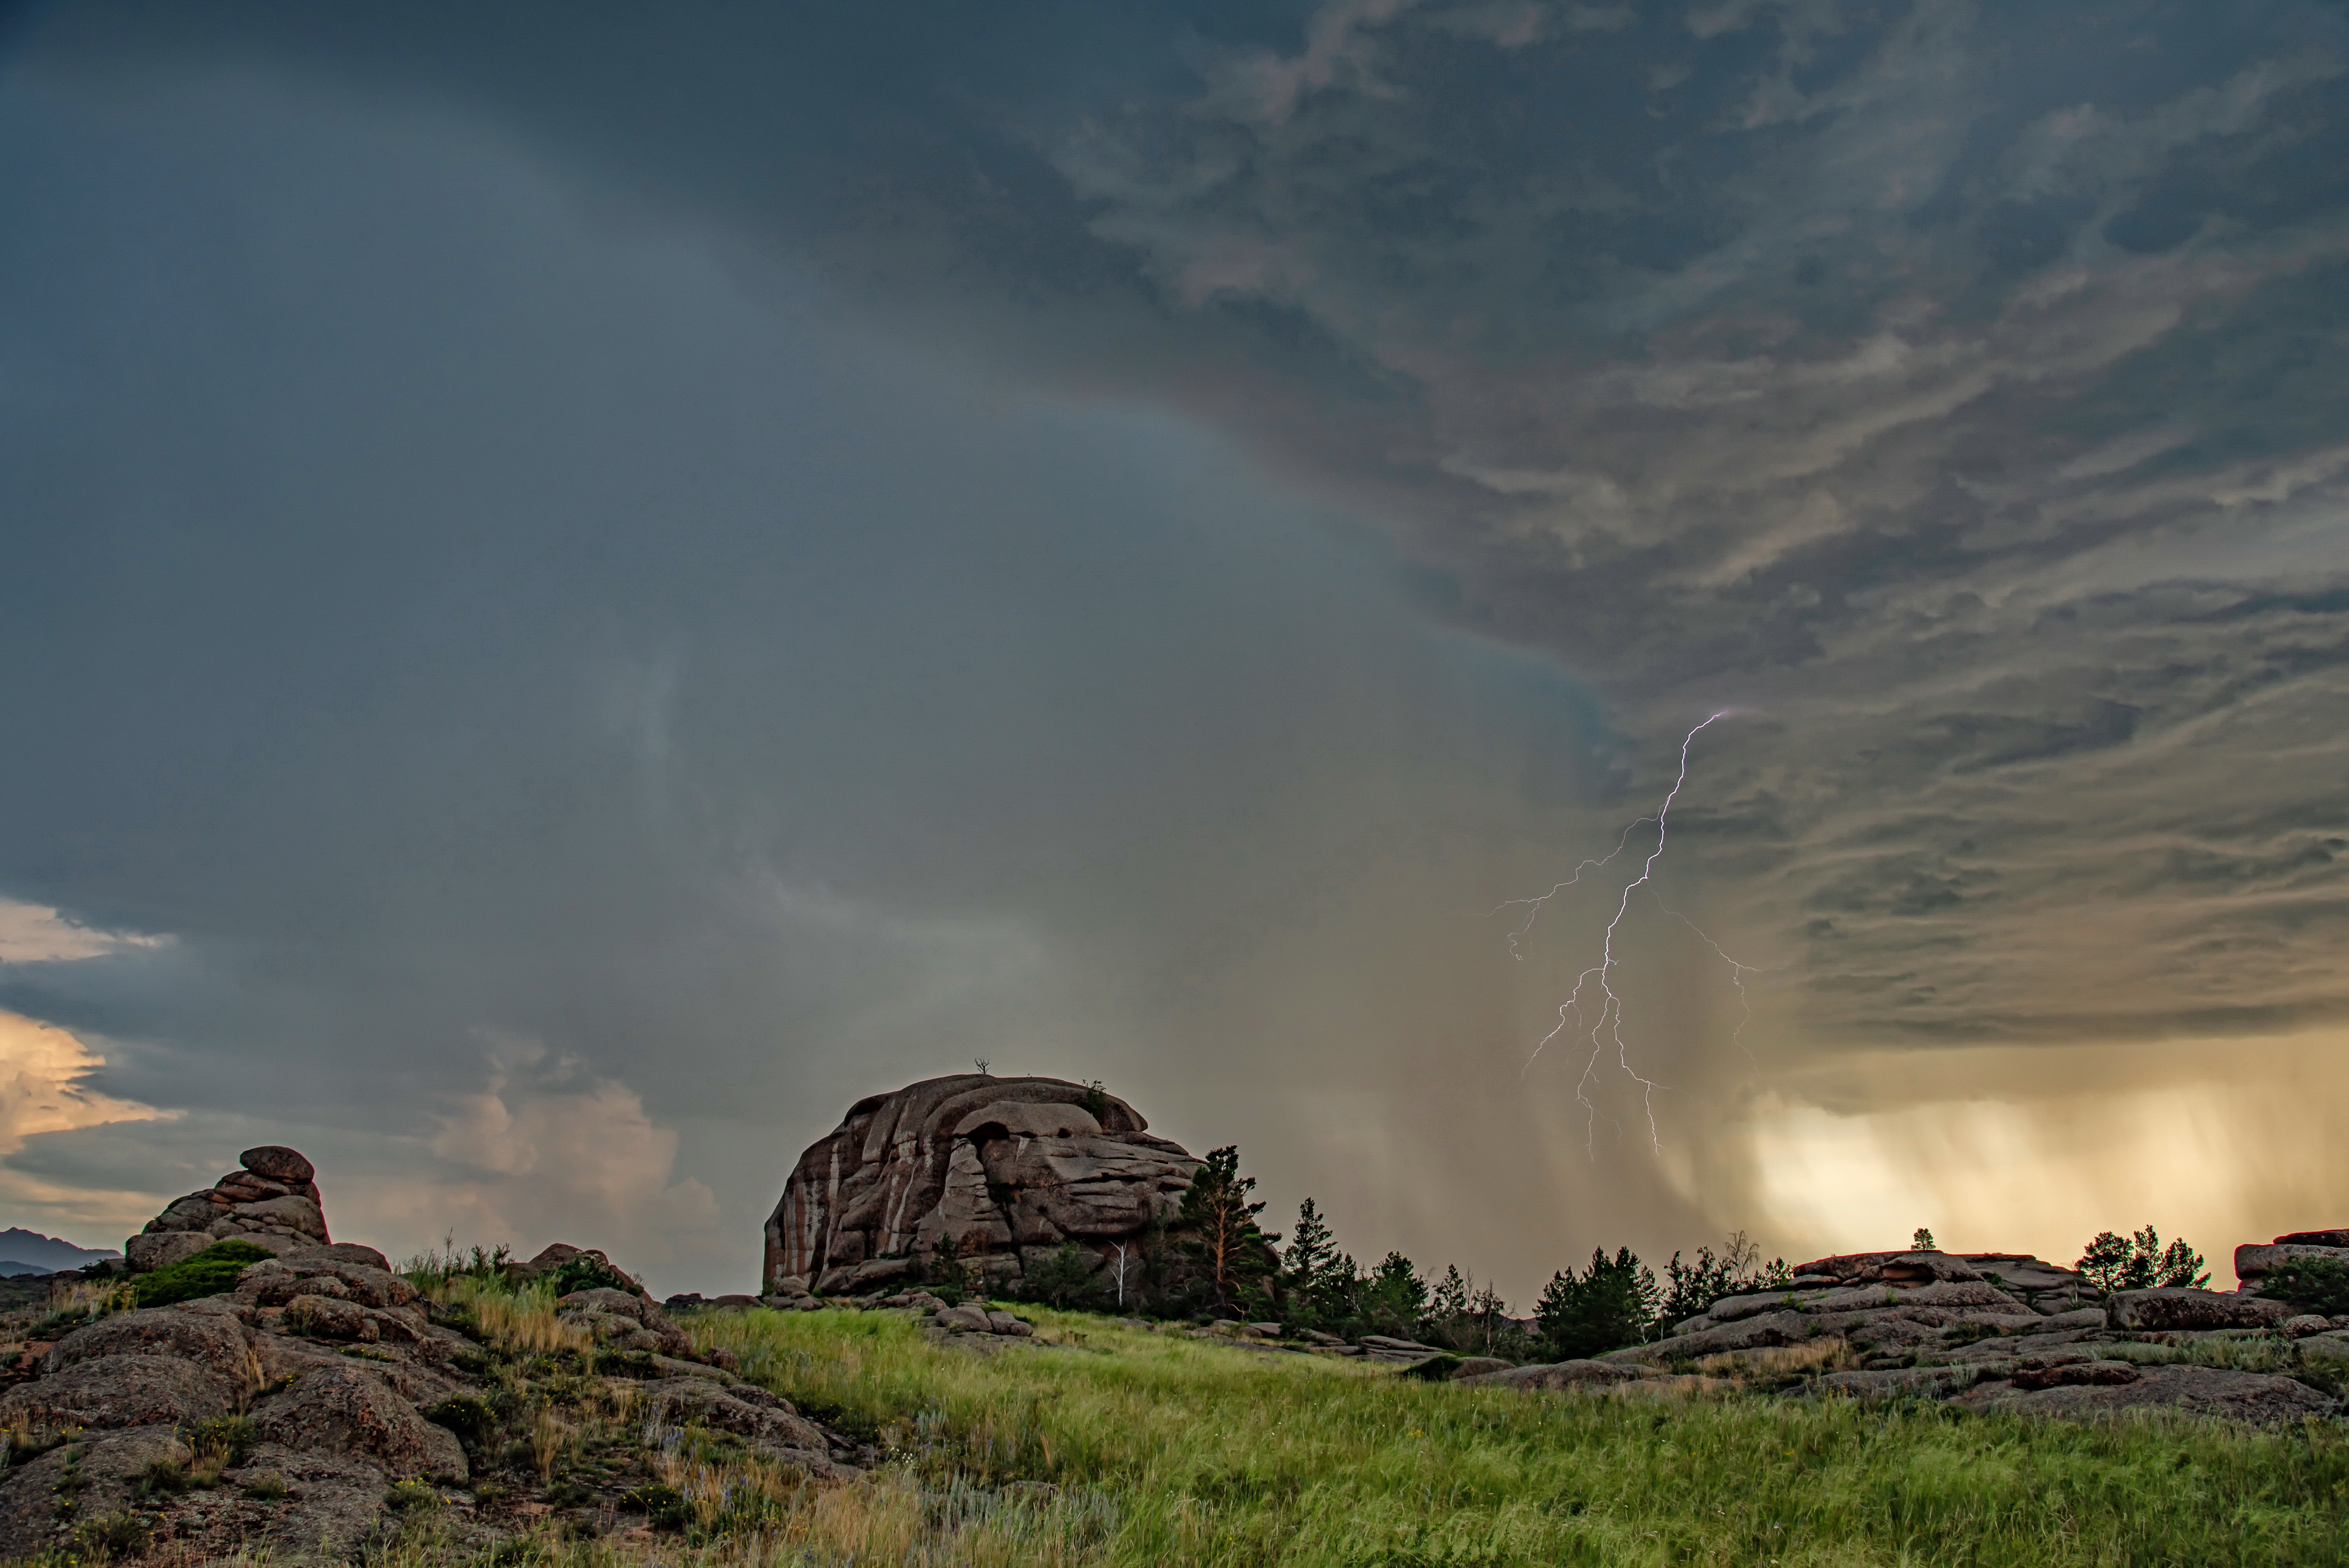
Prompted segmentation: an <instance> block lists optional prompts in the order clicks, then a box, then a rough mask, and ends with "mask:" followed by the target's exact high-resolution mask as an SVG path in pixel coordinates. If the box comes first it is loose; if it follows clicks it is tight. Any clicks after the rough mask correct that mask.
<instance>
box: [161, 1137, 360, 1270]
mask: <svg viewBox="0 0 2349 1568" xmlns="http://www.w3.org/2000/svg"><path fill="white" fill-rule="evenodd" d="M238 1158H239V1162H240V1164H241V1165H242V1167H243V1169H241V1170H236V1171H230V1172H229V1173H228V1174H227V1175H225V1176H223V1177H222V1178H221V1179H220V1180H219V1181H217V1182H215V1183H214V1184H212V1186H210V1187H207V1188H205V1189H204V1190H203V1191H201V1192H191V1193H189V1194H188V1195H187V1196H186V1197H184V1198H177V1199H174V1200H173V1201H172V1202H170V1203H169V1204H167V1205H165V1207H164V1209H163V1212H161V1213H160V1214H158V1215H156V1216H155V1217H154V1218H153V1219H151V1220H150V1221H148V1222H147V1224H146V1228H145V1229H144V1230H143V1231H141V1232H140V1233H139V1234H138V1235H136V1236H133V1237H131V1238H130V1239H129V1241H128V1242H126V1243H123V1247H122V1255H123V1256H124V1258H125V1259H127V1260H128V1261H129V1265H130V1268H131V1270H132V1271H133V1272H134V1273H146V1272H148V1271H150V1270H153V1269H159V1268H164V1267H168V1266H169V1265H171V1264H175V1263H179V1262H181V1260H183V1259H185V1258H189V1257H192V1256H193V1255H194V1254H195V1253H199V1252H202V1250H203V1249H204V1248H205V1247H207V1246H209V1245H211V1244H212V1243H213V1242H220V1241H226V1240H228V1239H230V1238H231V1237H234V1238H235V1239H237V1240H239V1241H247V1242H252V1243H255V1244H256V1245H259V1246H263V1247H266V1248H268V1249H269V1250H270V1251H271V1252H274V1253H281V1254H282V1253H288V1252H294V1251H299V1250H301V1249H304V1248H307V1247H316V1246H323V1245H325V1244H326V1243H327V1242H328V1241H330V1240H331V1239H332V1238H331V1237H329V1236H328V1235H327V1233H326V1210H325V1208H324V1206H323V1204H322V1203H321V1201H320V1199H319V1197H318V1184H317V1182H316V1180H315V1179H314V1178H315V1177H316V1174H317V1173H316V1171H314V1170H312V1168H311V1165H310V1162H309V1161H307V1160H305V1159H303V1158H302V1156H300V1155H299V1154H296V1153H295V1152H294V1150H291V1149H285V1148H282V1147H280V1146H278V1145H276V1144H265V1145H264V1146H263V1147H261V1148H259V1149H248V1150H245V1151H244V1152H243V1154H242V1155H241V1156H239V1157H238Z"/></svg>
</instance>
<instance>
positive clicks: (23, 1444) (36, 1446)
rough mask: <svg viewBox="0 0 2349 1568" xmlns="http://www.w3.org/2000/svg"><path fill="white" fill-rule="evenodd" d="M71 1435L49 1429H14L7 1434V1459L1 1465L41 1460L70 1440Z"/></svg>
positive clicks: (23, 1427)
mask: <svg viewBox="0 0 2349 1568" xmlns="http://www.w3.org/2000/svg"><path fill="white" fill-rule="evenodd" d="M68 1437H69V1434H67V1433H65V1432H61V1431H57V1430H55V1429H51V1428H47V1427H31V1426H21V1427H12V1428H10V1429H9V1430H8V1434H7V1448H6V1450H5V1452H6V1458H5V1460H0V1463H5V1464H12V1465H20V1464H24V1463H26V1461H28V1460H36V1459H39V1458H40V1457H41V1456H42V1455H43V1454H45V1453H47V1452H48V1451H49V1450H50V1449H54V1448H56V1447H57V1446H58V1445H59V1444H61V1443H64V1442H66V1441H67V1440H68Z"/></svg>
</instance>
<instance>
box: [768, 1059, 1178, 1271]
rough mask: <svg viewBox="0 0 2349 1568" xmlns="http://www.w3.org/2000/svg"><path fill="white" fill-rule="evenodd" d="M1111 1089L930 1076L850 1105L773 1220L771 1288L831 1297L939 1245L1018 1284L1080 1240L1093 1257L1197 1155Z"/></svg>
mask: <svg viewBox="0 0 2349 1568" xmlns="http://www.w3.org/2000/svg"><path fill="white" fill-rule="evenodd" d="M1148 1126H1149V1123H1148V1122H1146V1121H1144V1120H1143V1118H1142V1115H1141V1113H1140V1112H1138V1111H1136V1110H1135V1109H1133V1107H1132V1106H1130V1105H1128V1104H1126V1103H1125V1101H1123V1100H1122V1099H1118V1098H1117V1097H1116V1096H1115V1095H1112V1094H1108V1093H1104V1092H1103V1091H1102V1090H1100V1089H1097V1088H1088V1087H1087V1086H1085V1085H1083V1084H1074V1083H1068V1082H1065V1081H1063V1080H1062V1079H1060V1078H992V1077H988V1076H987V1075H984V1074H980V1073H966V1074H960V1075H957V1076H956V1077H953V1078H930V1079H927V1080H926V1081H924V1082H921V1083H917V1084H913V1085H909V1086H908V1087H906V1088H901V1089H899V1090H897V1091H896V1092H895V1094H882V1095H874V1096H872V1097H871V1098H869V1099H860V1100H858V1101H857V1102H856V1103H855V1104H854V1105H853V1106H850V1107H849V1108H848V1116H847V1119H845V1120H843V1122H842V1123H841V1124H840V1126H839V1128H838V1129H837V1130H835V1131H833V1133H832V1134H831V1135H830V1136H829V1137H827V1138H825V1139H823V1140H822V1141H820V1142H818V1143H817V1144H815V1145H814V1147H812V1148H811V1149H810V1150H808V1151H807V1152H806V1153H805V1154H802V1156H800V1161H799V1164H798V1166H797V1167H796V1168H795V1169H794V1170H793V1171H792V1178H791V1181H790V1182H789V1183H788V1184H787V1185H786V1186H785V1187H784V1189H783V1197H782V1202H781V1203H779V1204H777V1205H776V1208H775V1212H774V1214H773V1216H772V1217H771V1219H769V1220H768V1222H767V1254H766V1274H765V1287H766V1288H767V1289H768V1290H770V1291H781V1292H784V1293H795V1292H801V1291H809V1290H813V1291H817V1292H820V1293H823V1294H828V1295H839V1294H851V1293H857V1292H862V1291H865V1290H870V1289H873V1288H875V1287H878V1286H881V1285H884V1284H890V1283H892V1282H897V1281H903V1280H906V1279H911V1278H914V1277H916V1276H918V1275H919V1274H921V1272H922V1271H923V1269H924V1267H925V1265H926V1264H927V1263H928V1262H929V1260H930V1259H932V1258H933V1257H935V1256H936V1255H937V1254H938V1253H941V1252H943V1253H947V1255H949V1256H956V1257H960V1258H961V1259H962V1260H963V1261H964V1263H965V1264H966V1265H967V1266H970V1267H974V1268H976V1269H978V1270H979V1271H981V1272H983V1273H984V1274H986V1275H987V1276H988V1278H989V1279H991V1280H994V1281H997V1282H999V1283H1000V1284H1010V1283H1013V1282H1015V1281H1016V1280H1018V1279H1019V1276H1020V1275H1021V1274H1022V1273H1023V1272H1024V1271H1025V1269H1026V1267H1027V1266H1028V1264H1030V1263H1032V1262H1034V1261H1035V1260H1036V1259H1038V1258H1040V1257H1042V1256H1044V1255H1046V1254H1048V1253H1052V1252H1054V1251H1056V1250H1058V1249H1059V1248H1060V1247H1061V1245H1062V1244H1063V1243H1069V1242H1073V1243H1076V1245H1077V1247H1078V1248H1079V1250H1080V1251H1081V1253H1083V1254H1084V1255H1085V1256H1086V1257H1087V1258H1088V1259H1089V1260H1090V1261H1091V1262H1092V1265H1093V1266H1094V1268H1095V1269H1096V1270H1099V1269H1101V1268H1103V1267H1107V1266H1111V1261H1112V1259H1113V1258H1114V1257H1115V1256H1116V1253H1117V1249H1118V1247H1119V1246H1120V1245H1121V1244H1123V1245H1124V1246H1126V1247H1127V1248H1128V1249H1129V1251H1131V1250H1132V1249H1133V1248H1134V1247H1135V1246H1136V1244H1137V1243H1139V1242H1140V1241H1141V1240H1142V1238H1143V1235H1144V1233H1146V1232H1148V1231H1149V1229H1150V1227H1151V1225H1152V1223H1153V1222H1154V1221H1159V1220H1162V1219H1171V1218H1172V1217H1173V1215H1174V1210H1175V1209H1176V1208H1177V1207H1178V1206H1179V1205H1180V1203H1181V1202H1182V1195H1183V1191H1184V1189H1185V1188H1186V1187H1188V1186H1189V1185H1190V1184H1191V1177H1192V1174H1193V1172H1195V1171H1197V1170H1198V1168H1199V1161H1196V1160H1195V1159H1193V1158H1192V1157H1191V1156H1190V1154H1189V1153H1187V1152H1186V1151H1185V1150H1184V1149H1183V1148H1182V1146H1181V1145H1179V1144H1175V1143H1171V1142H1169V1141H1167V1140H1165V1139H1163V1138H1153V1137H1151V1136H1150V1135H1149V1133H1148V1132H1147V1131H1145V1129H1146V1128H1147V1127H1148Z"/></svg>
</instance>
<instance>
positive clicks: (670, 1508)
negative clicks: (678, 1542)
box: [620, 1481, 693, 1530]
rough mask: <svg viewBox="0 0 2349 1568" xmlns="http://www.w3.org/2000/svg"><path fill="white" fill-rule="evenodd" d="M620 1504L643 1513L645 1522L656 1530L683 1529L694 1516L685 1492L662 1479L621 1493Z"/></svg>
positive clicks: (633, 1511)
mask: <svg viewBox="0 0 2349 1568" xmlns="http://www.w3.org/2000/svg"><path fill="white" fill-rule="evenodd" d="M620 1506H621V1507H622V1508H625V1509H626V1510H628V1511H630V1512H631V1513H641V1514H643V1515H644V1516H645V1522H646V1523H647V1524H649V1525H651V1526H652V1527H653V1528H654V1529H655V1530H682V1529H684V1528H685V1527H686V1525H687V1523H688V1522H689V1521H690V1520H691V1519H692V1517H693V1511H692V1508H691V1507H690V1506H689V1505H688V1503H687V1502H686V1501H685V1494H684V1493H683V1492H681V1491H678V1490H677V1488H675V1487H673V1486H670V1485H667V1483H665V1482H662V1481H655V1482H653V1483H652V1484H651V1485H650V1486H640V1487H637V1488H636V1490H635V1491H628V1492H625V1493H623V1494H621V1497H620Z"/></svg>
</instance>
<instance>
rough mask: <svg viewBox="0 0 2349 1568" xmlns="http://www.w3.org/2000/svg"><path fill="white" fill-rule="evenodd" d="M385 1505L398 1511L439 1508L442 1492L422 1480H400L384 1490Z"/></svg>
mask: <svg viewBox="0 0 2349 1568" xmlns="http://www.w3.org/2000/svg"><path fill="white" fill-rule="evenodd" d="M383 1505H384V1506H385V1507H386V1508H388V1509H390V1510H392V1511H394V1512H398V1513H406V1512H408V1511H410V1510H416V1509H427V1508H438V1507H440V1493H439V1492H437V1491H433V1490H432V1489H431V1488H430V1487H429V1486H427V1485H425V1484H424V1483H423V1482H422V1481H420V1480H403V1481H398V1482H395V1483H394V1484H393V1485H392V1486H391V1487H390V1488H389V1489H388V1490H387V1491H385V1492H384V1494H383Z"/></svg>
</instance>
